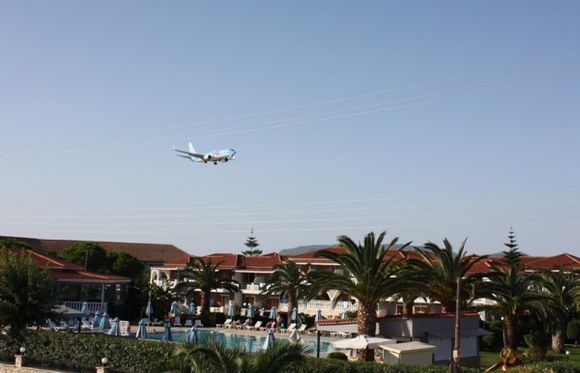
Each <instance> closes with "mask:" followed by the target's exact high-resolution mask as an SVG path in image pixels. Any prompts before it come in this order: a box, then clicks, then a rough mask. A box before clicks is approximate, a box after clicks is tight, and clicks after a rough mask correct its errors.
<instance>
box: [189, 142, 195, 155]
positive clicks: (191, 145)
mask: <svg viewBox="0 0 580 373" xmlns="http://www.w3.org/2000/svg"><path fill="white" fill-rule="evenodd" d="M189 152H190V153H196V151H195V149H194V148H193V144H192V143H189Z"/></svg>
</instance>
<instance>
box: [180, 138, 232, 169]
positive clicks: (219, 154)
mask: <svg viewBox="0 0 580 373" xmlns="http://www.w3.org/2000/svg"><path fill="white" fill-rule="evenodd" d="M173 150H175V151H176V152H179V153H182V154H177V156H178V157H182V158H187V159H189V160H190V161H192V162H198V163H201V162H203V163H208V162H211V163H213V164H218V163H220V162H229V161H233V160H234V159H235V155H236V151H235V150H234V149H223V150H214V151H213V152H211V153H198V152H196V151H195V149H194V147H193V145H192V144H191V143H189V151H186V150H179V149H175V147H173Z"/></svg>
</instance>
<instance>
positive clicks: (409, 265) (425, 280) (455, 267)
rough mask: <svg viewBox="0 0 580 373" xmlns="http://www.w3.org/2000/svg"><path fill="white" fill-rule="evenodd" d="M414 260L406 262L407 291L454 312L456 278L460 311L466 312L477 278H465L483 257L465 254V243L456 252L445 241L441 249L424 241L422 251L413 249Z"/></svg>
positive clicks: (470, 276)
mask: <svg viewBox="0 0 580 373" xmlns="http://www.w3.org/2000/svg"><path fill="white" fill-rule="evenodd" d="M414 252H415V253H416V254H417V257H416V258H411V259H409V260H407V262H406V271H405V273H406V275H407V276H408V280H407V281H405V283H406V284H407V285H408V287H410V288H411V289H415V290H416V291H417V290H420V291H422V293H423V295H424V296H426V297H429V298H430V299H431V301H438V302H441V305H442V306H443V309H444V311H445V312H454V311H455V305H456V294H457V279H458V278H459V279H461V283H460V300H461V305H460V307H461V309H466V308H467V307H468V306H469V305H470V304H471V302H472V301H473V300H474V299H473V296H474V289H475V287H476V285H477V284H478V283H479V281H480V279H479V278H478V277H476V276H472V275H469V271H470V269H471V268H472V267H473V266H474V265H475V264H476V263H478V262H479V261H482V260H485V259H486V258H487V256H486V255H484V256H474V255H467V252H466V251H465V241H463V242H462V244H461V246H460V247H459V251H458V252H457V253H454V252H453V246H452V245H451V243H450V242H449V241H448V240H447V239H444V240H443V247H439V246H437V245H436V244H434V243H432V242H428V243H426V244H425V245H424V247H423V248H419V247H415V248H414Z"/></svg>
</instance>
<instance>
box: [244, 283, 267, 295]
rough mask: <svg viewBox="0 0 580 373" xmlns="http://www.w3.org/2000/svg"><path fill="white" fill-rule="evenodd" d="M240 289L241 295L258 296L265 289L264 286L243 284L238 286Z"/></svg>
mask: <svg viewBox="0 0 580 373" xmlns="http://www.w3.org/2000/svg"><path fill="white" fill-rule="evenodd" d="M240 289H241V291H242V293H243V294H260V293H262V291H263V290H265V289H266V284H265V283H261V284H254V283H243V284H240Z"/></svg>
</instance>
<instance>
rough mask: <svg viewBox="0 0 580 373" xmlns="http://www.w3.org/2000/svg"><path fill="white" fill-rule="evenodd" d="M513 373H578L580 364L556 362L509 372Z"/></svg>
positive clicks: (514, 369)
mask: <svg viewBox="0 0 580 373" xmlns="http://www.w3.org/2000/svg"><path fill="white" fill-rule="evenodd" d="M509 371H510V372H513V373H578V372H580V363H578V362H574V361H556V362H541V363H535V364H527V365H522V366H519V367H515V368H512V369H510V370H509Z"/></svg>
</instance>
